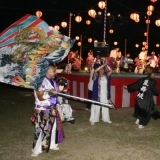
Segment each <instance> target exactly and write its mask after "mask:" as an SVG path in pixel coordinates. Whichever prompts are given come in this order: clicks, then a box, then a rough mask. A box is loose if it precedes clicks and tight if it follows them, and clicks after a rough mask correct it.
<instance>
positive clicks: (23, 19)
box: [0, 14, 30, 36]
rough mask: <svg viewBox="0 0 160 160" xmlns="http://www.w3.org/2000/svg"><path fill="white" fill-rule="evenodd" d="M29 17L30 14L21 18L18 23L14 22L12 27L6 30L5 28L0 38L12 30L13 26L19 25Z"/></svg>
mask: <svg viewBox="0 0 160 160" xmlns="http://www.w3.org/2000/svg"><path fill="white" fill-rule="evenodd" d="M29 16H30V14H27V15H26V16H24V17H22V18H21V19H19V20H18V21H16V22H14V23H13V24H12V25H10V26H9V27H8V28H6V29H5V30H4V31H3V32H1V33H0V36H2V35H3V34H4V33H5V32H6V31H7V30H9V29H10V28H12V27H13V26H15V25H17V24H20V23H21V22H23V21H25V20H26V19H27V18H28V17H29Z"/></svg>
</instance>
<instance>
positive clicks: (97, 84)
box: [90, 74, 112, 124]
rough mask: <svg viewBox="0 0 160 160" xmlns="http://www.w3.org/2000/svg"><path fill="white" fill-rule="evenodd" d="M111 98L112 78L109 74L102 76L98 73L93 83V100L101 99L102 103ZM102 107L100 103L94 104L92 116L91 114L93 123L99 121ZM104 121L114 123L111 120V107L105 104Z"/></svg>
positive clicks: (103, 109) (103, 110)
mask: <svg viewBox="0 0 160 160" xmlns="http://www.w3.org/2000/svg"><path fill="white" fill-rule="evenodd" d="M110 98H111V96H110V78H109V77H108V75H107V74H104V75H103V76H102V77H100V76H99V75H98V76H97V77H96V79H95V80H94V83H93V92H92V100H94V101H99V102H102V103H108V100H109V99H110ZM100 108H101V106H100V105H97V104H92V106H91V116H90V122H91V124H94V123H95V122H99V116H100ZM102 121H104V122H108V123H112V122H111V121H110V116H109V108H107V107H103V106H102Z"/></svg>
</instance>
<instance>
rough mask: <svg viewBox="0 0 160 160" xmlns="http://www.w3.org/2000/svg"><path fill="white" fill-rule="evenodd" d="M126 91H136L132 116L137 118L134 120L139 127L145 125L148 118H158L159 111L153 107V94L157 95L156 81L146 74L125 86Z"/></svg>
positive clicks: (159, 115) (159, 116)
mask: <svg viewBox="0 0 160 160" xmlns="http://www.w3.org/2000/svg"><path fill="white" fill-rule="evenodd" d="M127 90H128V92H130V93H131V92H134V91H137V92H138V93H137V97H136V100H135V112H134V116H135V117H136V118H137V119H138V121H136V123H137V124H139V125H140V126H139V128H141V127H142V126H146V125H147V124H148V123H149V121H150V118H151V117H152V118H154V119H157V118H160V113H159V112H158V111H157V110H156V108H155V102H154V99H153V96H158V95H159V92H158V86H157V83H156V81H155V80H154V79H153V78H151V77H150V76H147V77H145V78H142V79H140V80H138V81H137V82H135V83H133V84H130V85H128V86H127Z"/></svg>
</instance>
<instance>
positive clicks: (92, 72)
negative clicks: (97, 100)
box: [86, 63, 99, 110]
mask: <svg viewBox="0 0 160 160" xmlns="http://www.w3.org/2000/svg"><path fill="white" fill-rule="evenodd" d="M98 67H99V64H97V63H95V64H94V66H93V68H92V70H91V72H90V77H89V83H88V99H91V98H92V90H93V74H94V70H95V69H96V68H98ZM90 109H91V102H87V105H86V110H90Z"/></svg>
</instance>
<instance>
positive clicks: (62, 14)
mask: <svg viewBox="0 0 160 160" xmlns="http://www.w3.org/2000/svg"><path fill="white" fill-rule="evenodd" d="M99 1H100V0H14V1H9V0H0V15H1V25H0V32H1V31H3V30H4V29H5V28H7V27H8V26H9V25H11V24H12V23H14V22H15V21H17V20H18V19H19V18H21V17H22V16H24V15H26V14H33V15H35V12H36V11H37V10H41V11H42V13H43V16H42V17H41V18H42V19H43V20H44V21H46V22H47V23H48V25H51V26H54V25H56V24H58V25H60V23H61V22H62V21H63V20H65V21H67V22H68V21H69V13H73V14H75V15H78V14H80V15H81V16H82V22H81V23H79V24H78V23H76V22H75V21H74V19H73V18H74V17H73V18H72V32H71V37H72V38H74V37H75V36H77V35H80V34H82V35H83V52H85V54H86V52H88V50H89V49H92V47H93V44H92V45H91V44H88V42H87V39H88V38H89V37H92V38H93V39H98V41H103V15H102V18H101V19H100V18H99V19H93V18H91V17H89V16H88V10H89V9H91V8H93V9H95V10H96V11H102V13H103V10H101V9H99V8H98V2H99ZM150 4H152V3H151V2H150V0H108V5H107V12H109V13H111V14H112V16H113V18H114V20H115V21H113V19H111V18H110V19H107V30H109V29H110V28H113V29H114V33H113V34H112V35H111V34H109V33H108V31H107V35H106V41H107V42H108V43H109V45H110V49H111V48H113V42H114V41H118V43H119V47H120V49H121V50H122V54H124V42H125V39H127V52H130V53H131V55H132V56H133V58H134V57H135V55H138V53H139V52H140V50H141V48H142V46H140V48H139V49H137V48H135V44H136V43H139V44H140V45H142V42H143V41H145V40H146V37H144V32H145V31H146V28H147V26H146V23H145V16H146V12H147V6H148V5H150ZM153 6H154V8H155V9H154V11H153V14H152V16H151V17H150V20H151V24H150V32H149V33H150V34H149V51H152V50H154V51H156V54H158V52H160V49H159V48H156V47H155V44H156V43H159V44H160V27H157V26H156V25H155V20H157V19H158V18H160V9H159V8H160V0H157V2H156V3H154V4H153ZM134 11H136V12H137V13H139V15H140V22H139V23H136V22H134V21H133V20H131V19H130V18H129V16H130V14H131V13H133V12H134ZM117 14H120V15H121V19H118V17H117ZM87 19H90V20H91V22H92V24H91V25H90V26H87V25H86V24H85V21H86V20H87ZM60 32H61V33H63V34H65V35H68V28H65V29H62V28H61V29H60ZM74 47H76V44H75V45H74Z"/></svg>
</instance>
